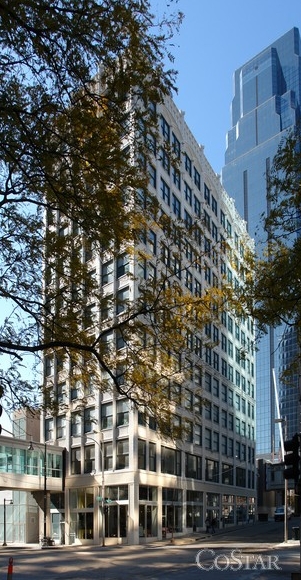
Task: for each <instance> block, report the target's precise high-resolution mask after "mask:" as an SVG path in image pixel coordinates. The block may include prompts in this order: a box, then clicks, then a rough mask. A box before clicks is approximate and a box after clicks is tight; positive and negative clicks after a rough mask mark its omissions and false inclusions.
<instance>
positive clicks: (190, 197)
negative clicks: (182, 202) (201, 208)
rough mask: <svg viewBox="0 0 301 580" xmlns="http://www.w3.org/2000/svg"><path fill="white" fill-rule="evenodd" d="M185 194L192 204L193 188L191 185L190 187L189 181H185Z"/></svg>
mask: <svg viewBox="0 0 301 580" xmlns="http://www.w3.org/2000/svg"><path fill="white" fill-rule="evenodd" d="M184 195H185V199H186V201H187V202H188V203H189V205H191V204H192V189H191V187H189V185H188V183H186V181H184Z"/></svg>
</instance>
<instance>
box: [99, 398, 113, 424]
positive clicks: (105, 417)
mask: <svg viewBox="0 0 301 580" xmlns="http://www.w3.org/2000/svg"><path fill="white" fill-rule="evenodd" d="M112 427H113V404H112V403H104V404H103V405H101V428H102V429H109V428H112Z"/></svg>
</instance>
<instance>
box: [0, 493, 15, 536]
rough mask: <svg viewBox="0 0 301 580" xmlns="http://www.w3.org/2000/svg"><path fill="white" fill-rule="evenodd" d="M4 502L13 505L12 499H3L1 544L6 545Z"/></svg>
mask: <svg viewBox="0 0 301 580" xmlns="http://www.w3.org/2000/svg"><path fill="white" fill-rule="evenodd" d="M6 504H9V505H13V500H12V499H5V498H4V500H3V508H4V509H3V544H2V545H3V546H7V543H6Z"/></svg>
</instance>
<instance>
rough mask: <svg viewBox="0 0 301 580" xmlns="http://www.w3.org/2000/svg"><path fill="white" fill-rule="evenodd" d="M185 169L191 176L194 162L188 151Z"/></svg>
mask: <svg viewBox="0 0 301 580" xmlns="http://www.w3.org/2000/svg"><path fill="white" fill-rule="evenodd" d="M185 169H186V171H187V173H189V175H190V177H191V176H192V162H191V159H190V157H189V156H188V155H187V153H185Z"/></svg>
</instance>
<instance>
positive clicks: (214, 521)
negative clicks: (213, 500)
mask: <svg viewBox="0 0 301 580" xmlns="http://www.w3.org/2000/svg"><path fill="white" fill-rule="evenodd" d="M215 528H216V519H215V518H213V519H212V520H211V531H212V533H213V534H215Z"/></svg>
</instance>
